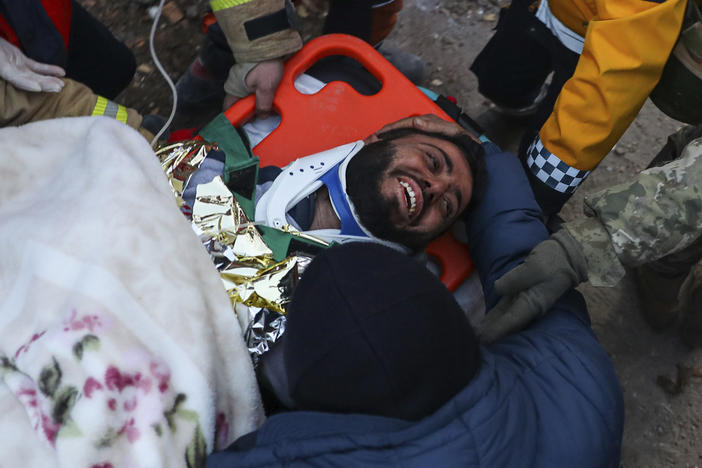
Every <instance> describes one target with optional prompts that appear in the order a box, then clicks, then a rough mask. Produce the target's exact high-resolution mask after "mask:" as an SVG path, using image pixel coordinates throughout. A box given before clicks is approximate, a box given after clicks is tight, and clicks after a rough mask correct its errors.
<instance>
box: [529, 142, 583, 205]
mask: <svg viewBox="0 0 702 468" xmlns="http://www.w3.org/2000/svg"><path fill="white" fill-rule="evenodd" d="M527 166H528V167H529V169H530V170H531V172H532V173H533V174H534V175H535V176H536V178H537V179H539V180H540V181H541V182H543V183H545V184H546V185H548V186H549V187H551V188H552V189H554V190H556V191H558V192H561V193H573V192H575V189H577V188H578V185H580V183H581V182H582V181H583V180H585V178H586V177H587V176H588V175H589V174H590V171H581V170H580V169H576V168H574V167H570V166H569V165H568V164H566V163H564V162H563V161H561V160H560V159H558V156H556V155H555V154H552V153H551V152H550V151H549V150H547V149H546V148H544V145H543V143H541V139H540V138H539V137H536V139H535V140H534V141H533V142H532V143H531V146H529V150H528V151H527Z"/></svg>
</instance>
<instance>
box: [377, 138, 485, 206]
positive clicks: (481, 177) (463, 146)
mask: <svg viewBox="0 0 702 468" xmlns="http://www.w3.org/2000/svg"><path fill="white" fill-rule="evenodd" d="M411 135H425V136H428V137H433V138H438V139H440V140H446V141H449V142H450V143H453V144H454V145H456V146H457V147H458V148H459V149H460V150H461V153H462V154H463V156H464V157H465V158H466V161H467V162H468V167H469V168H470V175H471V176H472V177H473V193H472V195H471V198H470V202H468V205H467V206H466V209H465V211H464V212H463V213H461V214H460V215H459V218H460V217H462V216H463V215H465V214H467V213H469V212H470V211H472V210H474V209H475V207H477V206H478V205H479V204H480V202H481V201H482V199H483V196H484V195H485V189H486V187H487V180H488V173H487V167H486V165H485V150H484V149H483V147H482V145H481V144H480V143H478V142H477V141H475V140H473V139H472V138H471V137H470V136H468V135H466V134H463V133H461V134H459V135H456V136H449V135H444V134H443V133H436V132H425V131H423V130H417V129H414V128H398V129H395V130H390V131H387V132H383V133H380V134H378V138H380V141H379V142H375V143H371V145H374V144H376V143H381V142H390V143H391V142H392V141H393V140H397V139H398V138H403V137H406V136H411ZM369 146H370V145H369ZM391 151H392V149H391Z"/></svg>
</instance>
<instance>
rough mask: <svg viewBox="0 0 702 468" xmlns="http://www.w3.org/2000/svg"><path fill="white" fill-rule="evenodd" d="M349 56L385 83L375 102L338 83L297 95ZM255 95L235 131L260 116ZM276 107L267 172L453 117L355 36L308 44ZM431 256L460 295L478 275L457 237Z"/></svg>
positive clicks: (237, 113) (235, 120)
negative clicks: (312, 71)
mask: <svg viewBox="0 0 702 468" xmlns="http://www.w3.org/2000/svg"><path fill="white" fill-rule="evenodd" d="M331 55H345V56H348V57H351V58H353V59H355V60H356V61H358V62H359V63H360V64H362V65H363V66H364V67H365V68H366V69H367V70H368V71H370V72H371V73H372V74H373V76H375V77H376V78H377V79H378V80H379V81H380V82H381V83H382V88H381V90H380V91H379V92H378V93H377V94H374V95H372V96H364V95H362V94H359V93H357V92H356V91H355V90H354V89H353V88H352V87H351V86H349V85H348V84H347V83H344V82H340V81H333V82H331V83H329V84H327V85H326V86H325V87H324V88H323V89H322V90H320V91H319V92H318V93H316V94H312V95H305V94H302V93H300V92H299V91H297V89H295V86H294V84H293V82H294V80H295V78H297V77H298V76H299V75H300V74H302V73H303V72H305V70H307V69H308V68H310V66H312V65H313V64H314V63H316V62H317V61H318V60H320V59H322V58H324V57H328V56H331ZM254 104H255V98H254V96H253V95H251V96H249V97H247V98H245V99H242V100H240V101H238V102H236V103H235V104H234V105H233V106H232V107H230V108H229V109H228V110H227V111H225V113H224V114H225V115H226V117H227V118H228V119H229V121H230V122H231V123H232V124H233V125H242V124H244V123H246V121H247V120H249V119H250V118H251V117H253V114H254ZM273 106H274V108H275V110H276V112H278V113H279V114H280V117H281V123H280V125H279V126H278V127H277V128H276V129H275V130H273V132H272V133H271V134H270V135H268V137H266V138H265V139H264V140H263V141H262V142H261V143H259V144H258V145H257V146H255V147H254V148H253V153H254V154H255V155H256V156H258V157H259V158H260V159H261V166H267V165H276V166H279V167H282V166H285V165H287V164H289V163H290V162H292V161H294V160H295V159H298V158H300V157H302V156H308V155H310V154H314V153H317V152H319V151H323V150H327V149H329V148H333V147H335V146H339V145H342V144H345V143H350V142H352V141H356V140H360V139H363V138H365V137H367V136H369V135H371V134H372V133H373V132H375V131H377V130H379V129H380V128H381V127H383V126H384V125H385V124H388V123H391V122H395V121H397V120H399V119H402V118H404V117H409V116H413V115H421V114H430V113H431V114H436V115H438V116H439V117H441V118H443V119H446V120H450V117H449V116H448V115H447V114H446V113H445V112H444V111H443V110H441V109H440V108H439V107H438V106H437V105H436V104H434V102H433V101H431V100H430V99H429V98H428V97H427V96H426V95H425V94H424V93H423V92H422V91H421V90H420V89H418V88H417V87H416V86H415V85H414V84H412V82H410V81H409V80H408V79H407V78H405V76H404V75H402V74H401V73H400V72H399V71H398V70H397V69H396V68H395V67H393V66H392V65H391V64H390V62H388V61H387V60H386V59H385V58H384V57H383V56H382V55H380V54H379V53H378V52H377V51H376V50H375V49H374V48H373V47H371V46H370V45H368V44H367V43H366V42H364V41H362V40H360V39H357V38H355V37H353V36H347V35H343V34H330V35H326V36H321V37H318V38H316V39H313V40H312V41H310V42H308V43H307V44H306V45H305V46H304V47H303V48H302V49H301V50H300V51H299V52H297V53H296V54H295V55H293V56H292V57H291V58H290V59H289V60H288V61H287V62H286V64H285V73H284V75H283V79H282V81H281V83H280V86H279V87H278V91H277V92H276V95H275V99H274V101H273ZM427 252H428V253H429V254H430V255H432V256H433V257H435V258H436V259H437V260H438V261H439V263H440V264H441V268H442V273H441V281H442V282H443V283H444V284H445V285H446V286H447V287H448V288H449V289H450V290H454V289H455V288H456V287H458V285H460V284H461V282H463V280H465V279H466V278H467V277H468V275H469V274H470V273H471V272H472V271H473V262H472V261H471V260H470V256H469V255H468V249H467V248H466V246H465V245H464V244H462V243H460V242H458V241H457V240H456V239H455V238H454V237H453V236H452V235H451V234H445V235H443V236H442V237H441V238H439V239H437V240H435V241H434V242H432V243H431V244H430V245H429V246H428V248H427Z"/></svg>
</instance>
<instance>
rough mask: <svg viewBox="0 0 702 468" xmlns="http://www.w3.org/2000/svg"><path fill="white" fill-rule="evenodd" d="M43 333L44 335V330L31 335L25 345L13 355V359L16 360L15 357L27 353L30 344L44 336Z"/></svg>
mask: <svg viewBox="0 0 702 468" xmlns="http://www.w3.org/2000/svg"><path fill="white" fill-rule="evenodd" d="M44 333H46V330H44V331H42V332H41V333H35V334H33V335H32V337H31V338H30V339H29V341H28V342H27V343H25V344H23V345H22V346H20V347H19V348H18V349H17V352H16V353H15V359H17V357H18V356H19V355H20V354H21V353H23V352H24V353H26V352H27V351H29V347H30V346H31V345H32V343H34V342H35V341H37V340H38V339H39V338H41V337H42V336H43V335H44Z"/></svg>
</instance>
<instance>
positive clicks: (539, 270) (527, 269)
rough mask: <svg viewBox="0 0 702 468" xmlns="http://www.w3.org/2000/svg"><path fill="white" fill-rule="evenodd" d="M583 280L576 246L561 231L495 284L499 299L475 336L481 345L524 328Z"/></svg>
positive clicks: (582, 261)
mask: <svg viewBox="0 0 702 468" xmlns="http://www.w3.org/2000/svg"><path fill="white" fill-rule="evenodd" d="M586 280H587V262H586V260H585V256H584V255H583V251H582V248H581V247H580V244H579V243H578V242H577V241H576V240H575V239H574V238H573V236H571V235H570V233H568V231H567V230H566V229H561V230H560V231H558V232H556V233H555V234H553V235H552V236H551V238H550V239H547V240H545V241H543V242H541V243H540V244H538V245H537V246H536V247H534V249H533V250H532V251H531V253H530V254H529V256H528V257H527V258H526V260H525V261H524V263H522V264H521V265H519V266H517V267H516V268H514V269H513V270H511V271H509V272H507V273H505V275H504V276H502V278H500V279H498V280H497V281H495V290H496V291H497V292H498V293H499V294H501V295H502V299H500V301H499V302H498V303H497V305H496V306H495V307H493V308H492V309H490V310H489V311H488V313H487V314H486V315H485V318H484V319H483V322H482V324H481V327H480V330H479V332H478V336H479V337H480V341H482V342H483V343H492V342H493V341H495V340H497V339H499V338H501V337H503V336H505V335H507V334H509V333H512V332H515V331H517V330H520V329H522V328H523V327H525V326H526V325H527V324H529V322H531V321H532V320H534V319H536V318H538V317H540V316H542V315H544V314H545V313H546V312H547V311H548V309H549V308H550V307H551V306H552V305H553V304H554V303H555V302H556V301H557V300H558V298H559V297H561V296H562V295H563V294H564V293H565V292H566V291H568V290H569V289H570V288H572V287H575V286H577V285H578V284H580V283H582V282H583V281H586Z"/></svg>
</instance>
